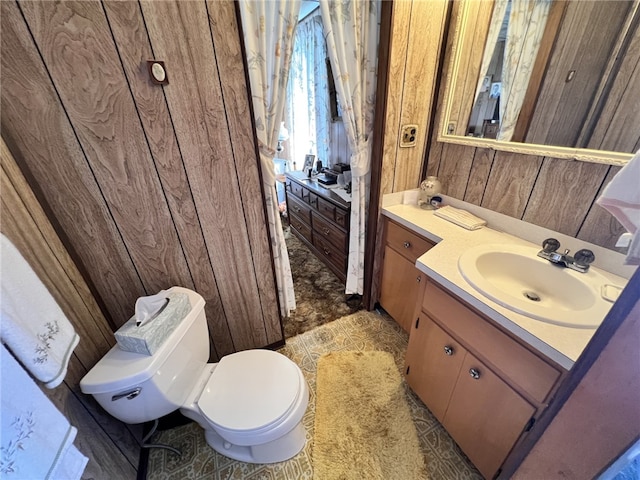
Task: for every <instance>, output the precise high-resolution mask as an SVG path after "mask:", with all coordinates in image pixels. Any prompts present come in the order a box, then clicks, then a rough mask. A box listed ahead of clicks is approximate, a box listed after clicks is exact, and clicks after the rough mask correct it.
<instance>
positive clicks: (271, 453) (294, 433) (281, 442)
mask: <svg viewBox="0 0 640 480" xmlns="http://www.w3.org/2000/svg"><path fill="white" fill-rule="evenodd" d="M204 436H205V439H206V440H207V443H208V444H209V446H210V447H211V448H213V449H214V450H215V451H216V452H218V453H220V454H222V455H224V456H225V457H229V458H233V459H234V460H240V461H241V462H246V463H276V462H284V461H285V460H289V459H290V458H291V457H293V456H295V455H297V454H298V453H299V452H300V451H301V450H302V448H303V447H304V444H305V441H306V431H305V428H304V425H302V422H298V424H297V425H296V426H295V427H294V428H293V429H292V430H291V431H290V432H289V433H287V434H285V435H283V436H282V437H280V438H276V439H275V440H272V441H270V442H267V443H263V444H262V445H253V446H242V445H233V444H231V443H229V442H227V441H226V440H225V439H224V438H222V437H221V436H220V435H218V433H217V432H216V431H215V430H210V429H209V430H205V432H204Z"/></svg>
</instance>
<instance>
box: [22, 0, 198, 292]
mask: <svg viewBox="0 0 640 480" xmlns="http://www.w3.org/2000/svg"><path fill="white" fill-rule="evenodd" d="M20 5H21V9H22V12H23V14H24V16H25V18H26V20H27V23H28V24H29V27H30V31H31V33H32V34H33V36H34V38H35V40H36V42H37V44H38V46H39V50H40V52H41V54H42V55H43V58H44V59H45V62H46V63H47V66H48V68H49V73H50V74H51V76H52V78H53V81H54V83H55V86H56V89H57V91H58V93H59V95H60V97H61V100H62V102H63V104H64V106H65V109H66V111H67V113H68V115H69V117H70V119H71V122H72V123H73V126H74V130H75V132H76V134H77V136H78V139H79V140H80V143H81V144H82V148H83V150H84V151H85V152H86V154H87V158H88V160H89V162H90V164H91V168H92V172H93V174H94V175H95V177H96V180H97V181H98V183H99V184H100V189H101V192H102V194H103V195H104V197H105V199H106V200H107V202H108V204H109V207H110V212H111V215H112V216H113V218H114V219H115V221H116V222H117V224H118V227H119V229H120V233H121V234H122V237H123V239H124V241H125V244H126V245H127V250H128V253H129V255H130V256H131V258H132V259H133V261H134V263H135V265H136V269H137V271H138V274H139V275H140V278H141V280H142V282H143V284H144V286H145V291H146V293H156V292H157V291H159V290H161V289H163V288H168V287H170V286H172V285H176V284H178V285H184V286H187V287H191V286H192V285H193V283H192V280H191V276H190V274H189V270H188V268H187V265H186V261H185V258H184V255H183V253H182V249H181V248H180V243H179V241H178V237H177V234H176V230H175V226H174V224H173V221H172V219H171V216H170V215H169V211H168V208H167V204H166V200H165V198H164V195H163V193H162V189H161V186H160V182H159V180H158V174H157V172H156V170H155V166H154V165H153V161H152V158H151V155H150V152H149V148H148V146H147V144H146V141H145V138H144V135H143V132H142V127H141V125H140V121H139V118H138V114H137V111H136V109H135V105H134V103H133V101H132V98H131V93H130V91H129V87H128V85H127V82H126V79H125V77H124V74H123V72H122V66H121V64H120V60H119V58H118V54H117V51H116V49H115V46H114V44H113V39H112V36H111V32H110V31H109V27H108V24H107V21H106V18H105V16H104V12H103V10H102V8H101V4H100V3H98V2H67V3H63V4H62V3H60V4H59V3H53V2H24V3H20Z"/></svg>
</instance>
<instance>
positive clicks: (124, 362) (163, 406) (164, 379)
mask: <svg viewBox="0 0 640 480" xmlns="http://www.w3.org/2000/svg"><path fill="white" fill-rule="evenodd" d="M168 292H175V293H186V294H187V295H188V296H189V301H190V303H191V310H190V311H189V313H188V314H187V315H186V316H185V317H184V319H183V320H182V321H181V322H180V323H179V324H178V326H177V327H176V328H175V329H174V331H173V332H172V333H171V335H169V337H167V339H166V340H165V342H164V343H163V344H162V345H161V346H160V348H159V349H158V350H157V351H156V352H155V353H154V354H153V355H143V354H140V353H133V352H126V351H124V350H122V349H120V348H119V347H118V345H116V346H114V347H113V348H112V349H111V350H109V352H107V354H106V355H105V356H104V357H102V359H101V360H100V361H99V362H98V363H97V364H96V365H95V366H94V367H93V368H92V369H91V370H90V371H89V372H88V373H87V374H86V375H85V377H84V378H83V379H82V380H80V389H81V390H82V392H84V393H86V394H91V395H93V396H94V397H95V399H96V400H97V401H98V403H100V405H101V406H102V407H103V408H104V409H105V410H106V411H107V412H109V413H110V414H111V415H113V416H114V417H116V418H118V419H119V420H121V421H123V422H126V423H143V422H148V421H150V420H154V419H156V418H160V417H161V416H163V415H166V414H168V413H171V412H172V411H174V410H176V409H178V408H179V407H181V406H182V404H183V402H184V401H185V399H186V398H187V395H188V394H189V392H190V391H191V389H192V388H193V386H194V383H195V382H196V380H197V379H198V377H199V375H200V373H201V372H202V370H203V369H204V367H205V366H206V365H207V362H208V360H209V332H208V328H207V320H206V316H205V313H204V305H205V302H204V299H203V298H202V296H200V295H199V294H198V293H196V292H194V291H192V290H189V289H187V288H182V287H172V288H170V289H169V290H168Z"/></svg>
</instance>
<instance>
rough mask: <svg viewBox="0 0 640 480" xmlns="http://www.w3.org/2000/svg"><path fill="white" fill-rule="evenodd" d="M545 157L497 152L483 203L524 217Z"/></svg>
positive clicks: (497, 209) (496, 209)
mask: <svg viewBox="0 0 640 480" xmlns="http://www.w3.org/2000/svg"><path fill="white" fill-rule="evenodd" d="M541 165H542V157H536V156H533V155H519V154H516V153H509V152H496V155H495V158H494V162H493V168H492V169H491V174H490V175H489V181H488V183H487V188H486V190H485V196H484V198H483V199H482V205H481V206H482V207H484V208H488V209H490V210H494V211H496V212H498V213H503V214H505V215H509V216H511V217H515V218H522V214H523V213H524V210H525V208H526V206H527V201H528V200H529V195H530V194H531V189H532V188H533V184H534V182H535V180H536V176H537V174H538V171H539V170H540V166H541Z"/></svg>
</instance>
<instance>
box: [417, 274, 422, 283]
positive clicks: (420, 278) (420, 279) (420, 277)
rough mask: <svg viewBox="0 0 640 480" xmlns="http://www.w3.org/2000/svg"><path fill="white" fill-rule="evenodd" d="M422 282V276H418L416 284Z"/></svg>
mask: <svg viewBox="0 0 640 480" xmlns="http://www.w3.org/2000/svg"><path fill="white" fill-rule="evenodd" d="M421 281H422V275H418V276H417V277H416V282H418V283H420V282H421Z"/></svg>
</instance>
